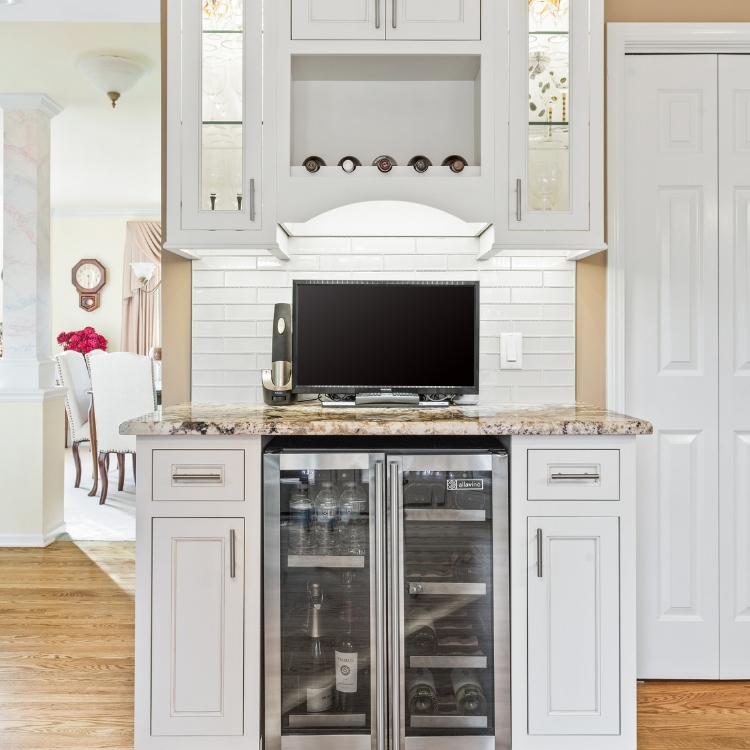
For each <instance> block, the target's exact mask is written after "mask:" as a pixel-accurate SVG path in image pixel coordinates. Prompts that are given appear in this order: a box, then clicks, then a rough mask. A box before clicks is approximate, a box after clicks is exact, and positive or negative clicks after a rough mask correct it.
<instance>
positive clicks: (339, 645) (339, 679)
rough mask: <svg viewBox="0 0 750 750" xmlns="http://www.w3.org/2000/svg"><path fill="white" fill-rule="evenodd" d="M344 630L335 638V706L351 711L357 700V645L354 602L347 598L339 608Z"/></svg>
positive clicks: (341, 709)
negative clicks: (354, 630) (354, 629)
mask: <svg viewBox="0 0 750 750" xmlns="http://www.w3.org/2000/svg"><path fill="white" fill-rule="evenodd" d="M341 617H342V619H343V624H344V632H343V633H342V634H341V635H340V636H339V637H338V638H337V639H336V647H335V650H334V659H335V663H336V707H337V709H338V710H339V711H341V712H342V713H352V712H353V711H354V704H355V702H356V700H357V673H358V669H359V647H358V645H357V642H356V638H355V636H354V632H353V628H354V624H353V623H354V604H353V603H352V602H351V600H349V599H347V600H346V601H345V602H344V604H343V606H342V608H341Z"/></svg>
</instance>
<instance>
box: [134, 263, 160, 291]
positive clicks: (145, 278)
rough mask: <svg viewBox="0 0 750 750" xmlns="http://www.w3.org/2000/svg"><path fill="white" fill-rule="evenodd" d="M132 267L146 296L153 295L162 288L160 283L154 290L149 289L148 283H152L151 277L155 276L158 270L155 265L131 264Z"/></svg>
mask: <svg viewBox="0 0 750 750" xmlns="http://www.w3.org/2000/svg"><path fill="white" fill-rule="evenodd" d="M130 267H131V268H132V269H133V273H134V274H135V277H136V279H138V281H140V282H141V291H142V292H145V293H146V294H153V293H154V292H155V291H156V290H157V289H158V288H159V287H160V286H161V281H160V282H159V283H158V284H157V285H156V286H155V287H154V288H153V289H149V288H148V282H149V281H151V277H152V276H153V275H154V271H155V270H156V264H155V263H147V262H141V263H131V264H130Z"/></svg>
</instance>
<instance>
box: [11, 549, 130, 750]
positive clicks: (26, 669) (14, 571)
mask: <svg viewBox="0 0 750 750" xmlns="http://www.w3.org/2000/svg"><path fill="white" fill-rule="evenodd" d="M134 579H135V543H133V542H55V543H54V544H52V545H51V546H49V547H47V548H46V549H28V548H26V549H7V548H6V549H0V748H2V750H31V749H32V748H33V750H42V749H44V750H47V749H48V748H49V749H50V750H56V749H57V748H60V750H62V749H63V748H77V749H78V748H80V750H84V749H85V748H107V749H108V750H125V749H127V750H132V748H133V662H134V659H133V633H134V614H135V612H134V606H133V596H134V590H135V580H134Z"/></svg>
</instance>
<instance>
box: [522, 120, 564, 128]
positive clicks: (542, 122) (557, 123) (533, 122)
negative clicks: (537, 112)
mask: <svg viewBox="0 0 750 750" xmlns="http://www.w3.org/2000/svg"><path fill="white" fill-rule="evenodd" d="M529 125H535V126H536V127H541V126H542V125H552V126H553V127H554V126H556V125H562V126H564V127H566V128H568V127H570V123H569V122H557V121H553V122H549V121H548V120H544V121H542V120H539V121H538V122H536V121H531V120H529Z"/></svg>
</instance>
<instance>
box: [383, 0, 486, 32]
mask: <svg viewBox="0 0 750 750" xmlns="http://www.w3.org/2000/svg"><path fill="white" fill-rule="evenodd" d="M383 3H384V4H385V6H386V32H385V33H386V37H387V38H388V39H414V40H417V39H425V40H429V39H435V40H440V39H442V40H459V39H466V40H470V39H479V38H480V0H383Z"/></svg>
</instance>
